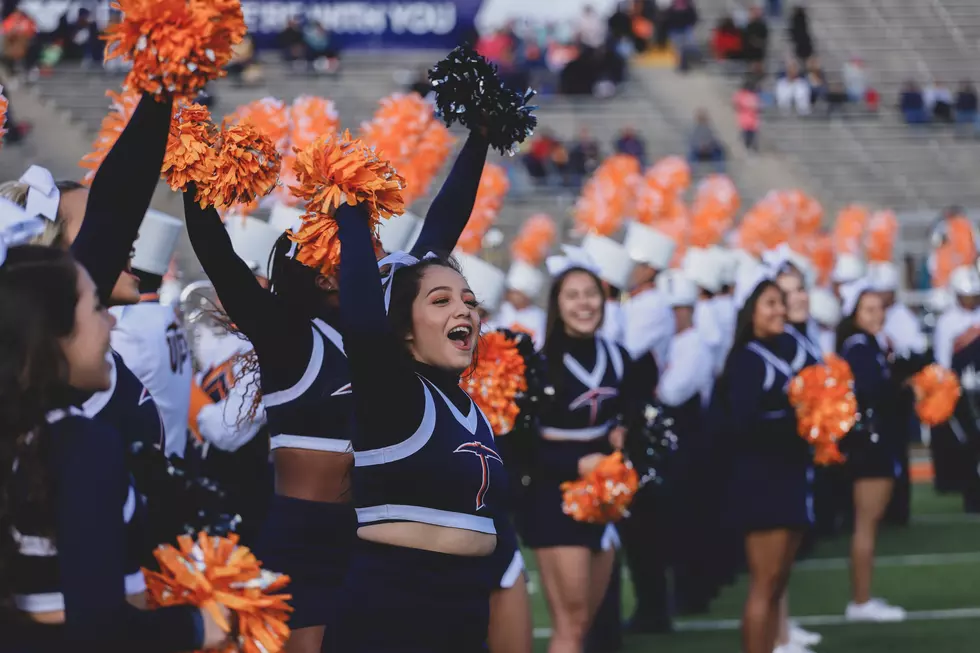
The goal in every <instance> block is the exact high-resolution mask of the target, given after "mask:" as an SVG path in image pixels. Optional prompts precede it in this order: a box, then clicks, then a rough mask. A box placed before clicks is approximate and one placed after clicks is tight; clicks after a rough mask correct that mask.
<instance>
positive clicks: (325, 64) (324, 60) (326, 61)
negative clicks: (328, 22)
mask: <svg viewBox="0 0 980 653" xmlns="http://www.w3.org/2000/svg"><path fill="white" fill-rule="evenodd" d="M303 42H304V43H305V44H306V59H307V61H308V62H309V63H310V65H311V66H312V67H313V70H314V71H315V72H318V73H321V74H322V73H336V72H337V71H338V70H340V51H339V50H338V49H337V44H336V42H335V40H334V38H333V35H332V34H331V33H330V31H329V30H328V29H327V28H326V27H324V26H323V24H322V23H320V22H319V21H314V20H311V21H310V22H308V23H307V24H306V27H305V28H304V29H303Z"/></svg>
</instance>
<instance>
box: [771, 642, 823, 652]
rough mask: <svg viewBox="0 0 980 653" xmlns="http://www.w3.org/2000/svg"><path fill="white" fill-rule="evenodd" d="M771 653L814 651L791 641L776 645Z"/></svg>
mask: <svg viewBox="0 0 980 653" xmlns="http://www.w3.org/2000/svg"><path fill="white" fill-rule="evenodd" d="M772 653H814V652H813V651H811V650H810V649H808V648H806V647H805V646H800V645H799V644H795V643H793V642H792V641H790V642H786V643H785V644H783V645H782V646H777V647H776V649H775V650H774V651H773V652H772Z"/></svg>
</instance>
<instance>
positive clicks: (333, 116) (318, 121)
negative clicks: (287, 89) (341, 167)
mask: <svg viewBox="0 0 980 653" xmlns="http://www.w3.org/2000/svg"><path fill="white" fill-rule="evenodd" d="M289 119H290V127H289V144H290V145H291V146H292V147H298V148H299V149H301V150H305V149H306V148H308V147H309V146H310V145H311V144H312V143H313V141H315V140H316V139H317V138H319V137H320V136H322V135H323V134H333V133H336V132H337V131H338V130H339V129H340V115H339V114H338V113H337V106H336V105H335V104H334V103H333V100H328V99H326V98H322V97H317V96H315V95H301V96H299V97H298V98H296V99H295V100H293V104H292V106H291V107H290V108H289Z"/></svg>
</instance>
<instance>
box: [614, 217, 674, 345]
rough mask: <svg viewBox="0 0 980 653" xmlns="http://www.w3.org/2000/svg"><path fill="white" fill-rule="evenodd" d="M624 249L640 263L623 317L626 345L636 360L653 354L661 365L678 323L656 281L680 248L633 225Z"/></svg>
mask: <svg viewBox="0 0 980 653" xmlns="http://www.w3.org/2000/svg"><path fill="white" fill-rule="evenodd" d="M623 246H624V247H625V248H626V251H627V252H628V253H629V255H630V257H632V259H633V260H634V261H635V262H636V267H635V268H634V269H633V275H632V279H631V280H630V285H629V292H630V299H629V301H628V302H626V306H625V308H624V314H623V318H624V321H625V334H624V337H623V345H624V346H625V347H626V350H627V351H628V352H629V353H630V356H632V357H633V358H634V359H637V358H640V357H641V356H643V355H644V354H646V353H647V352H650V351H653V352H654V356H655V357H656V358H657V361H658V362H659V361H661V360H663V358H664V356H666V354H667V345H668V343H669V342H670V336H671V335H673V324H674V321H673V319H672V316H671V314H670V308H669V307H668V306H667V301H666V299H665V298H664V296H663V293H662V292H660V291H659V290H657V287H656V279H657V274H659V273H660V271H662V270H666V269H667V268H669V267H670V261H671V259H672V258H673V256H674V249H675V248H676V246H677V245H676V243H675V242H674V241H673V240H672V239H671V238H669V237H668V236H666V235H664V234H662V233H660V232H659V231H657V230H656V229H652V228H650V227H647V226H646V225H642V224H639V223H636V222H631V223H629V225H627V227H626V239H625V241H624V243H623Z"/></svg>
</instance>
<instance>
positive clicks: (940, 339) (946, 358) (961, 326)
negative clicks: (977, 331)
mask: <svg viewBox="0 0 980 653" xmlns="http://www.w3.org/2000/svg"><path fill="white" fill-rule="evenodd" d="M977 324H980V308H977V309H975V310H972V311H968V310H966V309H965V308H963V307H962V306H960V305H959V304H955V305H954V306H952V307H950V308H949V309H948V310H947V311H946V312H945V313H943V314H942V315H940V316H939V319H938V320H937V321H936V329H935V332H934V333H933V351H934V354H935V356H936V362H937V363H939V364H940V365H942V366H943V367H945V368H947V369H949V368H951V367H952V366H953V341H955V340H956V338H957V337H958V336H960V335H961V334H963V333H964V332H965V331H967V330H968V329H969V328H970V327H972V326H974V325H977Z"/></svg>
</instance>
